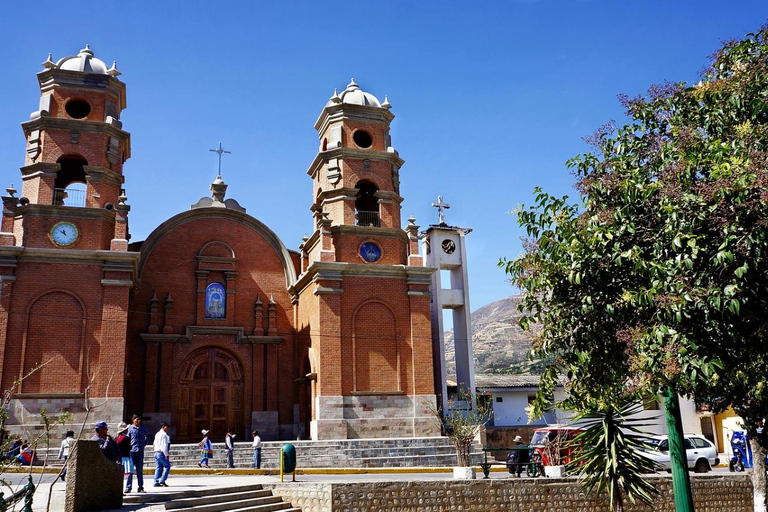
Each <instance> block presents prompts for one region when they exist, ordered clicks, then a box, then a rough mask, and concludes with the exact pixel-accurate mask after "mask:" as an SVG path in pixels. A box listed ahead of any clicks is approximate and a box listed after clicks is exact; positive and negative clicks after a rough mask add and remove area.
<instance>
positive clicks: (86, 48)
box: [78, 43, 93, 57]
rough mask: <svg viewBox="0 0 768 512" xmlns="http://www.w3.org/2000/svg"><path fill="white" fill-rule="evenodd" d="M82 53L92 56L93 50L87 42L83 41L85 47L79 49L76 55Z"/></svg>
mask: <svg viewBox="0 0 768 512" xmlns="http://www.w3.org/2000/svg"><path fill="white" fill-rule="evenodd" d="M83 53H84V54H86V55H90V56H91V57H93V50H91V47H90V46H88V43H85V48H83V49H82V50H80V53H79V54H78V55H80V54H83Z"/></svg>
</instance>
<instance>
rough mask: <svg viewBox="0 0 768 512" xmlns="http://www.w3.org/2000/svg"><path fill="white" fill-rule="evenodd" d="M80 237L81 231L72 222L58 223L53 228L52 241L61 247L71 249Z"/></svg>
mask: <svg viewBox="0 0 768 512" xmlns="http://www.w3.org/2000/svg"><path fill="white" fill-rule="evenodd" d="M79 237H80V230H78V229H77V226H76V225H74V224H72V223H71V222H66V221H64V222H57V223H56V224H55V225H54V226H53V227H52V228H51V240H52V241H53V243H54V244H55V245H57V246H59V247H69V246H70V245H72V244H74V243H75V242H77V239H78V238H79Z"/></svg>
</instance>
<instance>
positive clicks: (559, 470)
mask: <svg viewBox="0 0 768 512" xmlns="http://www.w3.org/2000/svg"><path fill="white" fill-rule="evenodd" d="M544 474H545V475H546V476H548V477H550V478H563V477H564V476H565V466H544Z"/></svg>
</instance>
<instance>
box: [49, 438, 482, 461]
mask: <svg viewBox="0 0 768 512" xmlns="http://www.w3.org/2000/svg"><path fill="white" fill-rule="evenodd" d="M287 443H290V444H292V445H294V446H295V447H296V459H297V460H296V467H297V468H298V469H310V468H407V467H451V466H455V465H456V451H455V449H454V447H453V445H452V444H451V442H450V440H449V439H448V438H447V437H421V438H391V439H344V440H335V441H275V442H265V443H263V447H262V450H261V468H262V469H279V467H280V458H279V457H280V448H281V447H282V446H283V445H284V444H287ZM213 450H214V457H213V459H211V460H210V466H211V468H214V469H223V468H225V467H226V452H225V450H224V443H214V445H213ZM472 451H473V453H472V463H473V464H479V463H480V462H481V460H482V457H483V455H482V448H481V447H480V446H475V447H473V450H472ZM47 452H48V454H49V459H48V463H49V464H50V463H52V462H53V463H54V464H56V463H58V461H57V460H56V456H57V454H58V447H56V448H54V447H51V448H49V449H48V450H47ZM45 453H46V450H45V449H40V450H38V458H39V459H42V458H43V457H44V456H45ZM234 459H235V467H236V468H243V469H246V468H250V467H252V465H253V450H252V448H251V445H250V443H246V442H240V443H235V453H234ZM199 460H200V449H199V448H198V446H197V444H172V445H171V463H172V464H173V465H174V467H197V463H198V461H199ZM144 465H145V468H146V469H149V468H154V466H155V461H154V455H153V453H152V446H151V445H150V446H148V447H147V449H146V451H145V455H144Z"/></svg>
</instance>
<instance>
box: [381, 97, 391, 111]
mask: <svg viewBox="0 0 768 512" xmlns="http://www.w3.org/2000/svg"><path fill="white" fill-rule="evenodd" d="M381 106H382V107H384V108H385V109H387V110H389V109H391V108H392V105H391V104H390V103H389V98H388V97H387V95H386V94H385V95H384V103H382V104H381Z"/></svg>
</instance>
